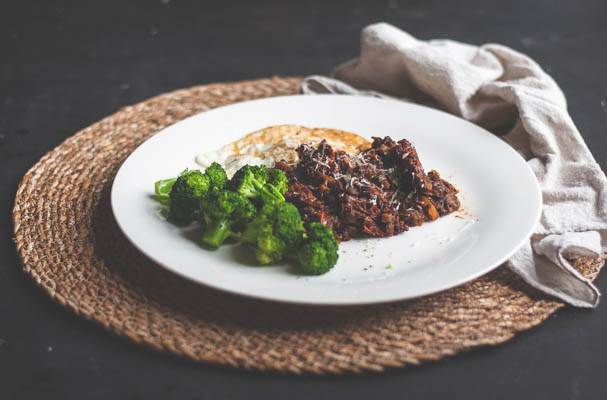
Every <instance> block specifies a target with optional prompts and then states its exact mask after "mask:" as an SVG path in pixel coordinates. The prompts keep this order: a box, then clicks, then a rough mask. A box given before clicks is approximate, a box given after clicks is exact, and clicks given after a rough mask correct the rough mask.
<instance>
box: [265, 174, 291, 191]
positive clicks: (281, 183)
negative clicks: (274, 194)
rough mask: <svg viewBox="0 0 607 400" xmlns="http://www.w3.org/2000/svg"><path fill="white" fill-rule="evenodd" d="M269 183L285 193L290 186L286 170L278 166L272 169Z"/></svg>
mask: <svg viewBox="0 0 607 400" xmlns="http://www.w3.org/2000/svg"><path fill="white" fill-rule="evenodd" d="M268 183H269V184H270V185H272V186H274V187H275V188H276V189H278V191H279V192H280V193H281V194H285V193H286V192H287V188H288V186H289V184H288V181H287V176H286V175H285V173H284V171H282V170H280V169H278V168H274V169H273V170H272V171H270V177H269V178H268Z"/></svg>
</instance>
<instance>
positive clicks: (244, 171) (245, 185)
mask: <svg viewBox="0 0 607 400" xmlns="http://www.w3.org/2000/svg"><path fill="white" fill-rule="evenodd" d="M268 178H269V173H268V169H267V168H266V167H264V166H251V165H245V166H244V167H242V168H240V169H239V170H238V171H236V173H235V174H234V176H233V177H232V179H231V180H230V182H228V184H227V186H226V188H227V189H229V190H233V191H234V192H238V193H240V194H242V195H243V196H245V197H248V198H249V199H252V200H254V201H255V202H256V203H257V204H266V203H274V202H284V201H285V198H284V196H283V195H282V193H281V192H280V191H279V190H278V189H277V188H276V187H274V186H273V185H271V184H270V183H268Z"/></svg>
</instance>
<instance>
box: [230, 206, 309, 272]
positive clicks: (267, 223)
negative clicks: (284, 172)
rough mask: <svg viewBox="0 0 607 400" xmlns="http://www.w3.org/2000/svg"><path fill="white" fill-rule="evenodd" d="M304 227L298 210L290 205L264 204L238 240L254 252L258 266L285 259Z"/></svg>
mask: <svg viewBox="0 0 607 400" xmlns="http://www.w3.org/2000/svg"><path fill="white" fill-rule="evenodd" d="M303 233H304V226H303V222H302V220H301V216H300V215H299V211H298V210H297V207H295V206H294V205H293V204H291V203H287V202H282V203H268V204H265V205H264V206H263V207H262V208H261V210H260V211H259V214H258V215H257V217H255V219H254V220H253V221H251V222H250V223H249V224H247V227H246V229H245V230H244V232H243V234H242V236H241V237H240V240H241V241H242V242H244V243H248V244H250V245H251V246H252V247H253V248H254V250H255V258H256V259H257V261H259V263H260V264H271V263H274V262H278V261H280V260H282V259H284V258H285V257H286V255H287V253H288V252H289V251H290V250H293V249H295V248H296V247H297V246H298V245H299V243H300V242H301V240H302V237H303Z"/></svg>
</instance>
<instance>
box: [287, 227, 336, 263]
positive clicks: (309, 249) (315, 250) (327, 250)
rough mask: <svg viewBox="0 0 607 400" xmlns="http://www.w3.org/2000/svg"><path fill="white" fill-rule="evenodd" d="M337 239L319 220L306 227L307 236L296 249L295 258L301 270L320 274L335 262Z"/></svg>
mask: <svg viewBox="0 0 607 400" xmlns="http://www.w3.org/2000/svg"><path fill="white" fill-rule="evenodd" d="M337 247H338V244H337V240H335V235H333V231H332V230H331V228H329V227H328V226H326V225H323V224H321V223H319V222H312V223H311V224H310V226H309V227H308V233H307V238H306V239H305V241H304V243H303V245H302V246H301V247H299V248H298V249H297V260H298V261H299V266H300V268H301V270H302V271H303V272H304V273H306V274H308V275H321V274H324V273H325V272H328V271H329V270H330V269H331V268H333V266H334V265H335V264H336V263H337V258H338V257H339V255H338V254H337Z"/></svg>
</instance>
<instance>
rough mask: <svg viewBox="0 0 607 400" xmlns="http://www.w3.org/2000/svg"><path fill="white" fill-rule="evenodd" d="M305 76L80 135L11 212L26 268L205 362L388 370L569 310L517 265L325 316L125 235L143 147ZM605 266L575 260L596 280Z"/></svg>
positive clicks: (133, 110)
mask: <svg viewBox="0 0 607 400" xmlns="http://www.w3.org/2000/svg"><path fill="white" fill-rule="evenodd" d="M300 82H301V80H300V79H299V78H286V79H285V78H272V79H261V80H255V81H246V82H236V83H220V84H212V85H206V86H199V87H194V88H190V89H184V90H177V91H175V92H172V93H168V94H163V95H160V96H158V97H155V98H152V99H150V100H146V101H144V102H142V103H139V104H136V105H133V106H129V107H125V108H123V109H121V110H120V111H118V112H117V113H115V114H114V115H111V116H109V117H107V118H105V119H103V120H101V121H99V122H97V123H95V124H93V125H91V126H90V127H88V128H86V129H83V130H82V131H80V132H78V133H77V134H76V135H74V136H72V137H70V138H69V139H67V140H66V141H65V142H63V143H62V144H61V145H59V146H58V147H57V148H55V149H54V150H52V151H51V152H49V153H48V154H46V155H45V156H44V157H43V158H42V159H41V160H40V161H39V162H38V163H37V164H36V165H34V166H33V167H32V169H31V170H30V171H29V172H28V173H27V174H26V175H25V177H24V178H23V181H22V182H21V184H20V186H19V189H18V191H17V196H16V200H15V208H14V211H13V220H14V232H15V243H16V247H17V251H18V253H19V256H20V258H21V261H22V265H23V269H24V271H25V272H26V273H27V274H28V275H30V276H31V277H32V278H33V279H34V280H35V282H36V283H37V284H38V285H39V286H41V287H42V288H43V289H44V290H45V291H46V292H47V293H48V294H49V295H50V296H51V297H52V298H53V299H54V300H56V301H57V302H59V303H60V304H61V305H63V306H66V307H68V308H70V309H71V310H73V311H74V312H76V313H77V314H79V315H81V316H82V317H84V318H87V319H89V320H93V321H96V322H98V323H99V324H101V325H103V326H104V327H105V328H107V329H108V330H109V331H111V332H114V333H116V334H118V335H121V336H124V337H127V338H129V339H131V340H132V341H134V342H137V343H142V344H146V345H148V346H150V347H152V348H154V349H157V350H162V351H167V352H171V353H175V354H178V355H182V356H186V357H189V358H191V359H193V360H197V361H205V362H211V363H217V364H222V365H230V366H233V367H240V368H247V369H257V370H276V371H282V372H292V373H302V372H310V373H318V374H322V373H342V372H347V371H351V372H361V371H366V370H383V369H384V368H386V367H401V366H405V365H409V364H418V363H420V362H421V361H424V360H436V359H439V358H441V357H445V356H448V355H452V354H455V353H458V352H461V351H463V350H466V349H470V348H472V347H474V346H480V345H492V344H497V343H501V342H503V341H505V340H508V339H509V338H511V337H512V336H513V335H514V334H515V333H516V332H518V331H521V330H524V329H528V328H530V327H532V326H534V325H537V324H539V323H540V322H541V321H543V320H544V319H545V318H547V317H548V316H549V315H550V314H552V313H553V312H555V311H556V310H557V309H559V308H560V307H562V306H563V304H562V303H559V302H557V301H554V300H552V299H550V298H548V297H546V296H544V295H542V294H541V293H539V292H537V291H535V290H533V289H532V288H530V287H529V286H527V285H526V284H525V283H524V282H523V281H522V280H521V279H520V278H518V277H517V276H516V275H514V274H513V273H511V272H509V271H508V270H507V269H506V268H498V269H496V270H495V271H493V272H491V273H489V274H487V275H485V276H483V277H481V278H479V279H477V280H475V281H473V282H470V283H467V284H465V285H463V286H460V287H458V288H455V289H452V290H448V291H445V292H442V293H439V294H436V295H432V296H428V297H424V298H421V299H417V300H413V301H406V302H400V303H394V304H387V305H377V306H365V307H343V308H319V307H307V306H294V305H285V304H276V303H269V302H263V301H257V300H251V299H247V298H242V297H239V296H233V295H229V294H225V293H221V292H218V291H215V290H212V289H209V288H206V287H203V286H200V285H197V284H194V283H191V282H189V281H187V280H185V279H182V278H179V277H177V276H175V275H173V274H172V273H170V272H168V271H166V270H164V269H163V268H161V267H159V266H157V265H155V264H154V263H153V262H151V261H150V260H148V259H147V258H146V257H145V256H143V255H142V254H141V253H139V252H138V251H137V250H136V249H135V248H134V247H133V246H131V245H130V244H129V243H128V241H127V240H126V239H125V238H124V236H123V235H122V234H121V233H120V231H119V229H118V227H117V225H116V223H115V221H114V219H113V216H112V213H111V210H110V201H109V193H110V188H111V184H112V180H113V178H114V175H115V174H116V172H117V171H118V168H119V167H120V165H121V164H122V162H123V161H124V160H125V159H126V158H127V157H128V155H129V154H130V153H131V152H132V151H133V150H134V149H135V148H136V147H137V146H139V145H140V144H141V143H142V142H143V141H145V140H146V139H148V138H149V137H150V136H152V135H154V134H155V133H156V132H158V131H159V130H161V129H163V128H165V127H166V126H168V125H171V124H173V123H175V122H177V121H179V120H181V119H183V118H185V117H188V116H190V115H193V114H196V113H199V112H202V111H205V110H208V109H210V108H214V107H219V106H222V105H225V104H230V103H234V102H238V101H243V100H250V99H255V98H260V97H268V96H278V95H286V94H294V93H297V92H298V91H299V84H300ZM603 262H604V259H603V258H601V259H597V260H592V259H586V258H580V259H578V260H576V262H575V265H576V267H577V268H578V269H579V270H580V271H581V272H582V273H583V274H584V275H585V276H587V277H590V278H594V277H595V276H596V275H597V274H598V272H599V270H600V268H601V267H602V265H603Z"/></svg>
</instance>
